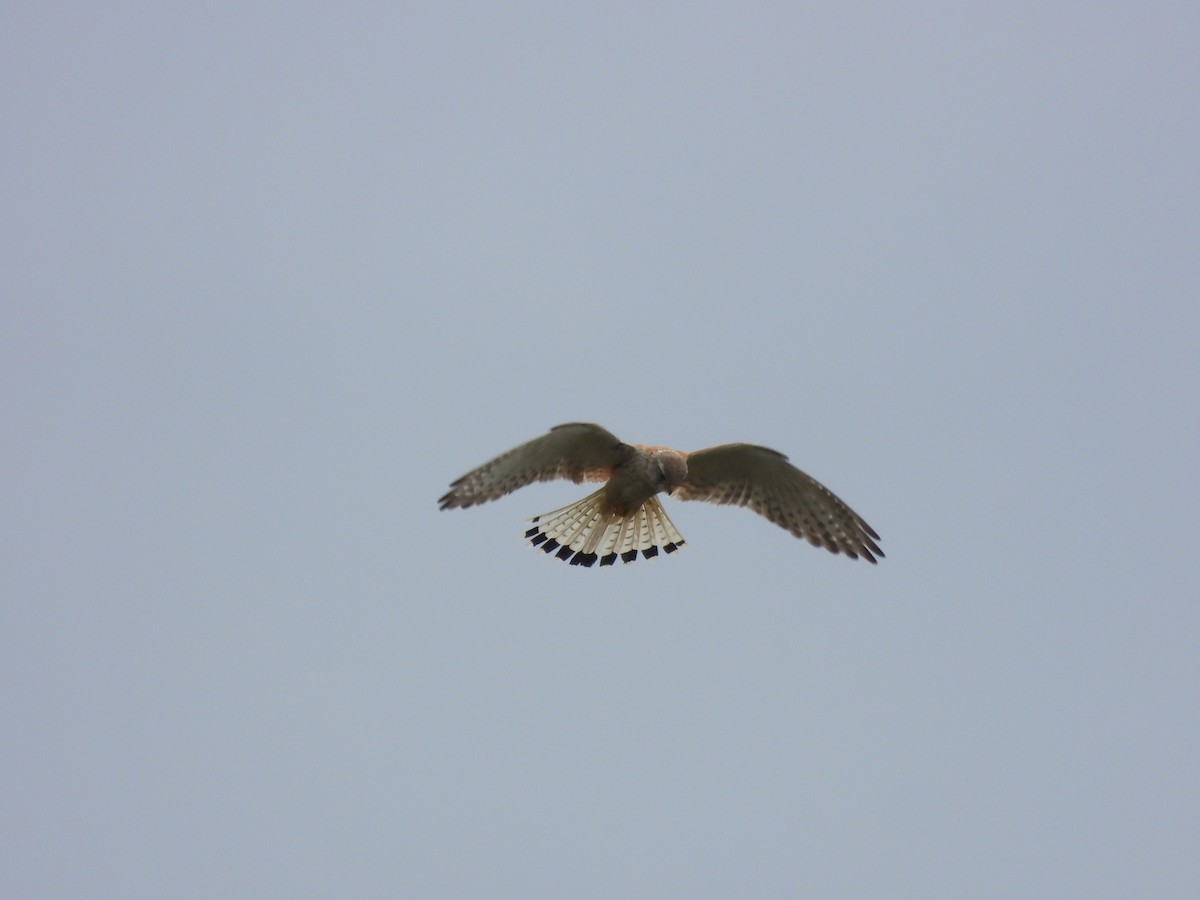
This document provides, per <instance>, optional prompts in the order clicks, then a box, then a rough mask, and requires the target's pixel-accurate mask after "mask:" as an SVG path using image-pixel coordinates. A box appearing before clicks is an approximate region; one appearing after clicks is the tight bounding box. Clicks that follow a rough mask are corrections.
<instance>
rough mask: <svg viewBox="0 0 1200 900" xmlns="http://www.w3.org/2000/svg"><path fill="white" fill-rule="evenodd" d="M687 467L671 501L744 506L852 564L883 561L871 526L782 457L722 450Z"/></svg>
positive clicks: (739, 447) (730, 447)
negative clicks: (860, 559) (675, 499)
mask: <svg viewBox="0 0 1200 900" xmlns="http://www.w3.org/2000/svg"><path fill="white" fill-rule="evenodd" d="M687 465H688V475H687V480H686V481H684V483H683V484H681V485H680V486H679V487H677V488H676V489H675V492H674V494H673V495H672V496H674V497H678V498H679V499H681V500H707V501H708V502H709V503H732V504H734V505H736V506H748V507H750V508H751V509H752V510H754V511H755V512H756V513H758V514H759V515H761V516H766V517H767V518H768V519H770V520H771V521H772V522H774V523H775V524H776V525H779V526H780V527H782V528H786V529H787V530H788V531H790V532H791V533H792V534H794V535H795V536H796V537H798V538H804V539H805V540H806V541H808V542H809V543H810V544H812V545H813V546H815V547H824V548H826V549H827V550H830V551H832V552H833V553H845V554H846V555H847V556H849V557H851V558H853V559H858V557H860V556H861V557H862V558H863V559H865V560H867V561H869V562H875V557H877V556H878V557H880V558H882V557H883V555H884V554H883V551H882V550H880V549H879V545H878V544H876V543H875V541H877V540H879V535H877V534H876V533H875V531H874V530H873V529H872V528H871V526H870V525H868V524H867V523H866V522H864V521H863V520H862V518H861V517H860V516H859V515H858V514H857V513H855V512H854V510H852V509H851V508H850V507H848V506H847V505H846V504H845V503H843V502H842V501H841V500H839V499H838V498H837V497H836V496H835V495H834V493H833V491H831V490H829V488H827V487H825V486H824V485H822V484H820V483H819V482H817V481H816V480H815V479H813V478H810V477H809V476H808V475H805V474H804V473H803V472H801V471H800V470H799V469H797V468H796V467H795V466H793V465H792V464H791V463H790V462H788V458H787V457H786V456H784V455H783V454H782V453H779V452H777V451H775V450H771V449H769V448H767V447H756V446H754V445H753V444H724V445H722V446H720V447H709V448H708V449H707V450H697V451H696V452H695V453H692V454H689V455H688V460H687Z"/></svg>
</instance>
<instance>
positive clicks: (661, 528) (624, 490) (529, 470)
mask: <svg viewBox="0 0 1200 900" xmlns="http://www.w3.org/2000/svg"><path fill="white" fill-rule="evenodd" d="M556 478H569V479H571V480H572V481H574V482H576V483H579V482H583V481H603V482H604V486H603V487H602V488H600V489H599V490H598V491H595V492H594V493H592V494H589V495H588V496H587V497H584V498H583V499H581V500H579V501H577V502H575V503H572V504H571V505H569V506H566V507H563V508H562V509H560V510H555V511H554V512H551V513H544V514H542V515H540V516H535V517H534V518H533V520H532V524H533V526H534V527H532V528H530V529H529V530H528V531H527V532H526V534H525V536H526V537H527V538H529V540H530V542H531V543H532V544H533V545H534V546H536V547H539V549H541V550H543V551H545V552H547V553H555V555H556V556H558V558H559V559H570V561H571V565H583V566H591V565H593V564H594V563H595V562H596V561H597V560H599V562H600V565H602V566H605V565H611V564H612V563H614V562H615V561H616V560H617V558H618V557H620V558H621V559H622V560H623V561H625V562H632V561H633V560H634V559H636V558H637V555H638V551H641V553H642V555H643V556H644V557H653V556H656V555H658V553H659V550H660V549H661V550H662V552H664V553H673V552H674V551H675V550H677V549H678V548H679V547H681V546H683V543H684V540H683V537H682V536H681V535H680V534H679V532H678V530H677V529H676V528H675V526H674V524H672V522H671V520H670V519H669V518H668V517H667V514H666V510H664V509H663V506H662V504H661V503H660V502H659V500H658V497H657V495H658V494H659V493H660V492H663V491H665V492H666V493H668V494H673V495H674V496H676V497H679V498H680V499H683V500H707V501H709V502H712V503H721V504H735V505H738V506H749V507H750V508H751V509H753V510H754V511H755V512H757V513H760V514H761V515H763V516H765V517H767V518H768V519H770V520H771V521H772V522H775V523H776V524H777V525H780V526H781V527H783V528H786V529H787V530H788V531H790V532H792V534H794V535H796V536H797V537H802V538H805V539H806V540H808V541H809V542H810V543H812V544H814V545H816V546H823V547H825V548H827V549H828V550H830V551H832V552H834V553H845V554H846V555H848V556H850V557H852V558H855V559H857V558H859V557H862V558H864V559H866V560H868V561H869V562H872V563H873V562H875V557H876V556H878V557H882V556H883V555H884V554H883V551H882V550H880V549H879V546H878V545H877V544H876V543H875V541H876V540H878V539H879V535H878V534H876V533H875V532H874V531H873V530H872V529H871V527H870V526H869V525H867V523H866V522H864V521H863V520H862V519H861V518H860V517H859V516H858V515H857V514H856V513H855V512H854V511H853V510H851V509H850V507H848V506H846V504H845V503H843V502H842V501H841V500H839V499H838V498H837V497H836V496H835V495H834V494H833V493H832V492H831V491H829V490H828V489H827V488H825V487H824V486H822V485H821V484H819V483H818V482H817V481H815V480H814V479H812V478H810V477H809V476H808V475H805V474H804V473H803V472H801V471H800V470H799V469H797V468H795V467H794V466H792V465H791V464H790V463H789V462H788V461H787V457H786V456H784V455H783V454H782V453H778V452H776V451H774V450H770V449H768V448H766V447H758V446H755V445H753V444H724V445H722V446H719V447H710V448H708V449H707V450H698V451H696V452H694V453H683V452H681V451H679V450H672V449H671V448H670V447H658V446H642V445H640V444H626V443H624V442H623V441H621V440H619V439H617V438H616V437H615V436H614V435H613V434H612V433H610V432H609V431H606V430H605V429H603V428H601V427H600V426H599V425H590V424H586V423H579V422H576V423H571V424H568V425H559V426H557V427H556V428H552V429H551V430H550V431H549V433H547V434H545V435H543V436H542V437H540V438H535V439H534V440H532V441H529V442H528V443H526V444H522V445H521V446H519V447H516V448H514V449H513V450H510V451H509V452H508V453H505V454H503V455H501V456H498V457H496V458H495V459H493V460H492V461H491V462H488V463H484V464H483V465H482V466H480V467H479V468H477V469H474V470H472V471H470V472H468V473H467V474H466V475H464V476H462V477H461V478H459V479H458V480H457V481H455V482H454V483H453V484H451V486H450V488H451V489H450V491H449V493H447V494H446V495H445V496H444V497H442V498H441V500H440V506H441V508H442V509H452V508H455V507H468V506H474V505H476V504H478V503H485V502H487V501H488V500H495V499H496V498H498V497H501V496H503V495H505V494H508V493H511V492H512V491H515V490H517V489H518V488H520V487H524V486H525V485H527V484H531V483H533V482H535V481H549V480H552V479H556Z"/></svg>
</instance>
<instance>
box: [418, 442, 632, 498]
mask: <svg viewBox="0 0 1200 900" xmlns="http://www.w3.org/2000/svg"><path fill="white" fill-rule="evenodd" d="M631 453H633V448H632V447H630V446H629V445H628V444H625V443H622V442H621V441H620V440H619V439H618V438H617V437H616V435H614V434H612V433H611V432H609V431H607V430H605V429H603V428H601V427H600V426H599V425H590V424H588V423H586V422H572V423H570V424H568V425H559V426H557V427H555V428H551V429H550V432H549V433H548V434H544V435H542V436H541V437H540V438H535V439H534V440H532V441H530V442H529V443H527V444H522V445H521V446H520V447H515V448H513V449H512V450H509V451H508V452H507V453H505V454H503V455H502V456H497V457H496V458H495V459H493V460H492V461H491V462H487V463H484V464H483V465H482V466H480V467H479V468H478V469H473V470H472V471H470V472H468V473H467V474H466V475H464V476H463V477H462V478H459V479H458V480H457V481H455V482H453V483H452V484H451V485H450V492H449V493H448V494H446V496H444V497H442V498H441V500H439V501H438V504H439V507H440V508H441V509H454V508H455V507H459V506H461V507H467V506H474V505H475V504H477V503H486V502H487V501H488V500H495V499H496V498H497V497H503V496H504V495H505V494H510V493H512V492H513V491H515V490H516V489H517V488H522V487H525V485H527V484H532V483H533V482H535V481H552V480H554V479H555V478H570V479H571V480H572V481H574V482H576V483H579V482H581V481H607V480H608V478H609V477H610V476H611V475H612V470H613V468H614V467H615V466H617V465H618V464H620V463H621V462H623V461H624V460H625V459H627V458H628V456H629V455H630V454H631Z"/></svg>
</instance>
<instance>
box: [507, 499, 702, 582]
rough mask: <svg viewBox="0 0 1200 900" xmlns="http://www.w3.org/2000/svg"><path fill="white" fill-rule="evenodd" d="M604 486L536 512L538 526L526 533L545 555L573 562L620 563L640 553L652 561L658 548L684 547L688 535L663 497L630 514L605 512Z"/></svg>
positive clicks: (577, 564) (533, 520)
mask: <svg viewBox="0 0 1200 900" xmlns="http://www.w3.org/2000/svg"><path fill="white" fill-rule="evenodd" d="M603 492H604V489H603V488H601V489H600V490H598V491H596V492H595V493H594V494H589V495H588V496H586V497H584V498H583V499H582V500H579V501H577V502H575V503H572V504H571V505H570V506H564V507H563V508H562V509H556V510H555V511H554V512H548V513H542V514H541V515H540V516H534V517H533V518H532V519H531V520H530V522H531V523H532V524H533V527H532V528H530V529H529V530H528V531H527V532H525V537H527V538H528V539H529V542H530V543H531V544H533V546H535V547H537V548H538V549H539V550H541V551H542V552H544V553H553V554H554V555H555V556H557V557H558V558H559V559H569V560H570V561H571V565H573V566H591V565H595V563H596V560H600V565H602V566H611V565H612V564H613V563H615V562H616V561H617V557H618V556H619V557H620V558H621V561H622V562H627V563H629V562H633V561H634V560H635V559H637V555H638V551H639V550H641V551H642V556H643V557H645V558H646V559H649V558H651V557H653V556H658V551H659V550H662V552H663V553H674V552H675V551H676V550H678V549H679V548H680V547H682V546H683V536H682V535H681V534H680V533H679V532H678V531H676V530H675V526H674V525H673V524H672V523H671V520H670V519H668V518H667V512H666V510H664V509H663V507H662V504H661V503H659V502H658V498H657V497H651V498H650V499H649V500H647V501H646V502H645V503H643V504H642V505H641V506H639V507H638V508H637V509H635V510H634V511H633V512H631V513H630V514H629V515H627V516H621V515H618V514H617V513H606V512H603V511H602V504H601V494H602V493H603Z"/></svg>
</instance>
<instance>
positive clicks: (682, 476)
mask: <svg viewBox="0 0 1200 900" xmlns="http://www.w3.org/2000/svg"><path fill="white" fill-rule="evenodd" d="M650 466H651V472H652V473H653V475H654V478H655V484H657V485H658V489H659V490H660V491H666V492H667V493H668V494H670V493H673V492H674V490H675V488H677V487H679V485H681V484H683V482H684V481H685V480H686V479H687V473H688V468H687V457H685V456H684V455H683V454H682V453H680V452H679V451H678V450H666V449H663V450H656V451H655V452H654V455H653V456H652V457H651V463H650Z"/></svg>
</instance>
